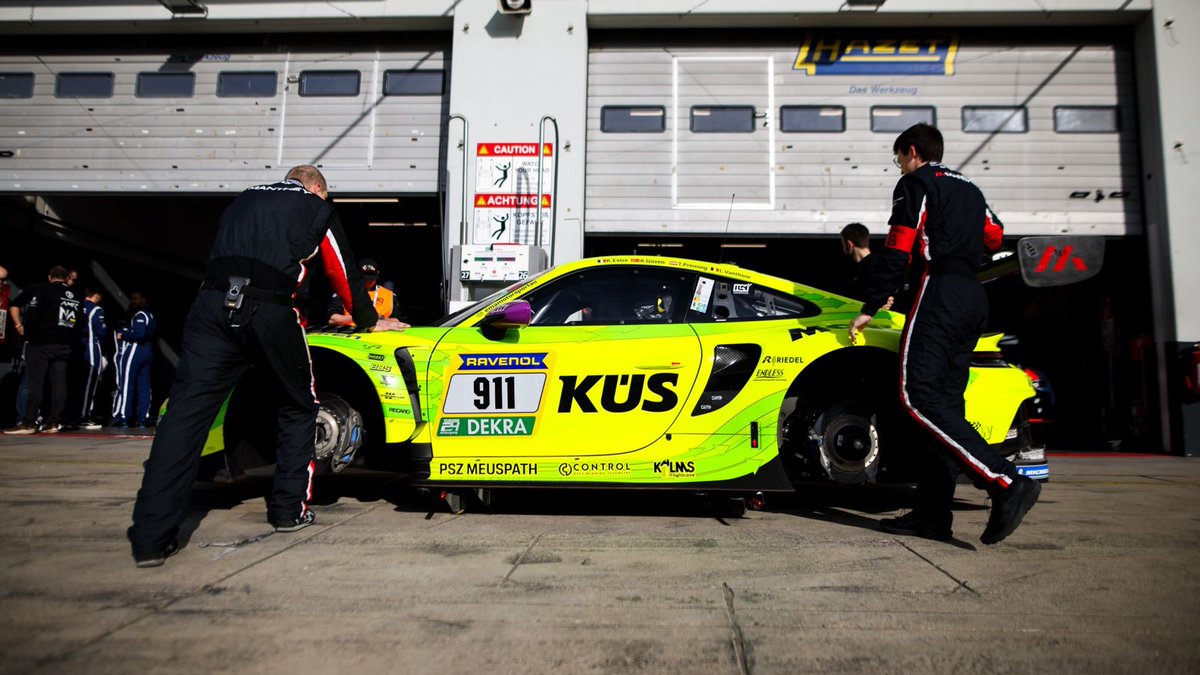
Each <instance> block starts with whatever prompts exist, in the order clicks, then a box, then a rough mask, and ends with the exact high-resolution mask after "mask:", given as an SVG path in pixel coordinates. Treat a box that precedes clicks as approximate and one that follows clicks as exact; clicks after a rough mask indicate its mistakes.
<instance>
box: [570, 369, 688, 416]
mask: <svg viewBox="0 0 1200 675" xmlns="http://www.w3.org/2000/svg"><path fill="white" fill-rule="evenodd" d="M558 379H559V380H560V381H561V382H562V394H561V395H560V396H559V399H558V412H560V413H569V412H571V411H573V410H575V409H578V410H579V412H585V413H594V412H598V410H597V408H596V393H597V392H596V391H595V389H596V385H598V384H600V383H601V381H603V383H604V384H602V385H601V386H600V387H599V389H600V391H599V403H600V408H603V409H604V411H605V412H610V413H624V412H629V411H631V410H637V409H639V408H640V409H641V410H643V411H644V412H667V411H668V410H673V409H674V408H675V406H676V405H678V404H679V395H678V394H676V393H675V386H676V385H678V384H679V374H678V373H654V374H653V375H650V376H649V377H647V376H646V375H645V374H642V373H638V374H636V375H582V376H580V375H560V376H559V377H558Z"/></svg>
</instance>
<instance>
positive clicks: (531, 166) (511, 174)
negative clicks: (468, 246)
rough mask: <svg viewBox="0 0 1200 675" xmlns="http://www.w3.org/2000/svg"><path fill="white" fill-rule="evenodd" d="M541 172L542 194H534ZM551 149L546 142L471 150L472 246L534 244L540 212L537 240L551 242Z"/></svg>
mask: <svg viewBox="0 0 1200 675" xmlns="http://www.w3.org/2000/svg"><path fill="white" fill-rule="evenodd" d="M539 165H540V168H541V187H542V195H541V197H540V198H539V197H538V196H537V192H538V168H539ZM553 169H554V146H553V145H551V144H549V143H545V144H542V145H541V146H540V147H539V145H538V144H537V143H478V144H476V146H475V202H474V203H475V229H474V233H473V243H476V244H482V243H489V244H496V243H502V244H533V243H535V241H536V239H537V237H536V233H537V229H536V228H537V227H538V224H536V221H537V219H538V218H537V213H538V209H539V207H540V208H541V209H542V219H541V223H540V226H541V228H542V241H543V242H548V241H549V240H550V232H549V223H550V213H549V208H550V204H551V201H550V199H551V198H550V195H549V194H546V191H547V190H549V189H550V187H551V180H552V177H553V175H554V173H553Z"/></svg>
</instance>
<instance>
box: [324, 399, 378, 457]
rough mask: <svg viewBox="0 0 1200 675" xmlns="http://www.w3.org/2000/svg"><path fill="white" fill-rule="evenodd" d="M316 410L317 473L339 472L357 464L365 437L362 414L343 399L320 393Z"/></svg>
mask: <svg viewBox="0 0 1200 675" xmlns="http://www.w3.org/2000/svg"><path fill="white" fill-rule="evenodd" d="M317 398H318V399H319V400H320V401H321V405H320V408H319V409H318V410H317V442H316V457H317V471H318V472H320V473H329V472H332V473H339V472H341V471H342V470H343V469H345V468H346V467H348V466H350V463H351V462H353V461H354V455H355V453H357V452H358V449H359V448H361V447H362V445H363V441H364V440H365V437H366V429H365V428H364V426H363V418H362V415H361V414H359V412H358V411H357V410H355V409H354V407H353V406H351V405H350V404H349V403H347V402H346V401H345V400H344V399H343V398H341V397H340V396H337V395H335V394H328V393H320V394H318V395H317Z"/></svg>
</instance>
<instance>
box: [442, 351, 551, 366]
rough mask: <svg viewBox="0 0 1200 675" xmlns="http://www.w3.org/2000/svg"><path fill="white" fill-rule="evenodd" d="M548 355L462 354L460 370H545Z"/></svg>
mask: <svg viewBox="0 0 1200 675" xmlns="http://www.w3.org/2000/svg"><path fill="white" fill-rule="evenodd" d="M546 354H547V352H542V353H540V354H460V356H461V357H462V366H461V367H460V368H459V370H545V369H546Z"/></svg>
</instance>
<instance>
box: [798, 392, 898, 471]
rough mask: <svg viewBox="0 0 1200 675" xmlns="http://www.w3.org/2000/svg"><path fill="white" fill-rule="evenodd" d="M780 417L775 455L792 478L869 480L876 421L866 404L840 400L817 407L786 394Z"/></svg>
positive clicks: (875, 458)
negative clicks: (782, 461)
mask: <svg viewBox="0 0 1200 675" xmlns="http://www.w3.org/2000/svg"><path fill="white" fill-rule="evenodd" d="M798 403H800V405H797V404H798ZM780 420H781V422H780V431H781V433H780V450H781V455H782V456H783V458H784V462H785V464H786V465H787V466H788V469H789V474H790V475H792V477H793V479H800V480H811V479H825V480H832V481H834V482H837V483H846V484H851V485H857V484H860V483H871V482H875V480H876V478H877V476H878V474H879V468H880V463H881V460H880V452H879V449H880V444H879V422H878V417H877V415H876V413H875V412H874V411H873V410H872V408H871V407H870V406H868V405H866V404H863V403H860V402H857V401H855V400H843V401H841V402H838V403H832V404H827V405H826V406H824V407H818V406H813V405H811V404H810V405H803V403H801V402H799V401H797V400H796V399H791V398H789V399H787V400H786V401H785V403H784V407H783V409H782V410H781V411H780Z"/></svg>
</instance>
